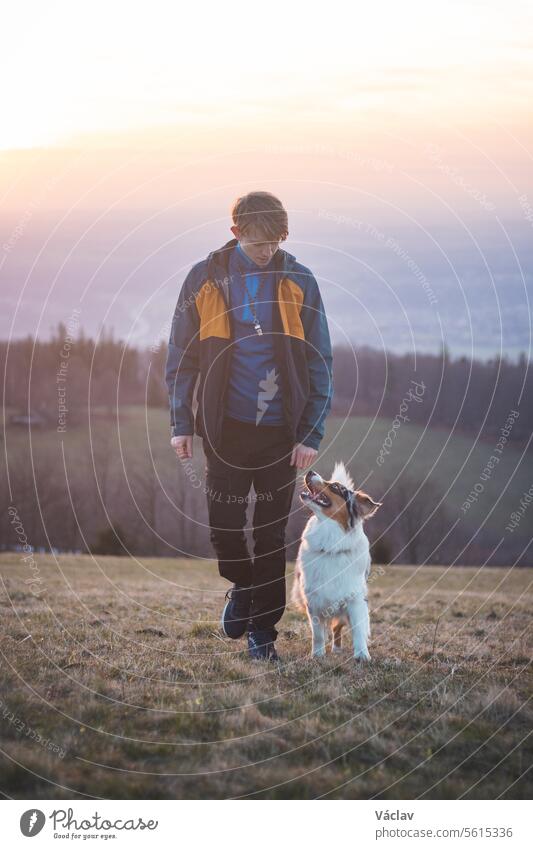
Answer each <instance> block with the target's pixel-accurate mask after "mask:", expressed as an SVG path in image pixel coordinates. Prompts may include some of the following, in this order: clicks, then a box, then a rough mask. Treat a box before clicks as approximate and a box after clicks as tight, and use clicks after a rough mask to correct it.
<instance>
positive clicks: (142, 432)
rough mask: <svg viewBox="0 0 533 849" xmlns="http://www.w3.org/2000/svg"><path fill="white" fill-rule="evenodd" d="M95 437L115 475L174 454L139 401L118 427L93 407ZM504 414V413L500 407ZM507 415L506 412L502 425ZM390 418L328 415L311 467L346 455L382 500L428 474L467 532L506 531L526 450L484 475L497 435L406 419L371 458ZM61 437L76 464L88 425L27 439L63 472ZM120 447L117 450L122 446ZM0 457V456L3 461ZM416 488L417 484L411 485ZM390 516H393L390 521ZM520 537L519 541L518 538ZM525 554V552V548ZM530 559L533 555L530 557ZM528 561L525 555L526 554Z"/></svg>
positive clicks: (162, 416)
mask: <svg viewBox="0 0 533 849" xmlns="http://www.w3.org/2000/svg"><path fill="white" fill-rule="evenodd" d="M92 415H93V419H92V430H93V433H92V441H93V446H95V447H94V448H93V450H97V448H98V443H99V437H98V434H99V433H100V432H101V431H100V430H99V428H101V427H102V426H105V423H106V421H107V424H109V425H110V426H111V430H112V432H113V434H114V439H115V438H117V440H118V437H119V438H120V445H118V444H117V450H116V454H115V474H117V475H118V476H120V474H121V470H122V456H121V454H122V455H123V457H124V461H125V464H126V468H127V469H128V470H129V472H130V474H131V472H132V470H133V469H134V468H135V466H136V465H137V464H138V463H139V460H140V459H142V458H148V459H149V460H150V462H152V461H153V462H154V463H155V466H156V467H157V469H158V473H159V475H160V477H161V478H162V479H163V480H165V479H166V477H167V476H168V472H169V470H172V462H171V461H172V455H171V450H170V448H169V444H168V443H169V427H168V414H167V412H166V411H165V410H159V409H148V410H145V409H144V408H142V407H122V408H121V410H120V420H119V428H118V429H117V426H116V420H114V419H106V418H105V417H103V411H102V413H101V414H100V415H99V414H98V411H94V410H93V414H92ZM502 416H503V413H502ZM504 421H505V416H503V419H502V424H503V423H504ZM390 428H391V422H390V421H388V420H385V419H376V420H374V419H371V418H368V417H364V416H357V417H351V418H346V419H345V418H341V417H335V416H330V417H329V418H328V420H327V427H326V435H325V438H324V440H323V442H322V445H321V450H320V456H319V458H318V460H317V463H316V466H317V468H318V470H319V471H321V472H323V473H324V474H329V473H330V472H331V470H332V467H333V465H334V462H335V461H336V460H338V459H343V460H344V461H345V462H346V463H347V465H349V467H350V469H351V471H352V474H353V475H354V478H355V482H356V485H358V486H361V485H364V486H366V487H367V488H368V491H369V492H370V494H372V495H374V497H376V498H379V499H382V498H384V497H386V496H387V493H388V491H389V487H391V486H394V485H395V483H396V482H397V480H403V479H404V476H407V477H408V479H410V480H412V481H413V482H415V483H416V482H421V481H422V480H424V479H425V478H426V477H427V478H428V479H429V480H430V481H431V485H432V487H433V489H434V491H435V493H436V494H438V496H439V498H440V497H441V495H442V497H443V498H444V505H445V506H446V508H447V509H448V511H449V514H450V517H451V521H452V522H453V521H454V520H455V518H457V517H458V518H459V520H460V526H461V528H463V527H464V528H466V529H468V532H469V534H474V533H475V532H476V531H479V529H480V526H482V525H483V523H484V522H485V524H484V525H483V528H482V530H481V531H479V533H480V534H482V535H483V534H485V533H489V534H491V535H492V536H493V537H494V538H495V539H498V538H499V537H505V525H506V524H507V523H508V521H509V517H510V514H511V513H512V511H514V510H516V509H517V507H518V506H519V503H520V498H521V497H522V495H523V494H524V493H525V492H526V491H527V490H528V489H529V488H530V486H531V465H532V463H531V457H532V454H531V451H529V452H526V453H524V452H523V449H521V448H517V447H514V446H513V445H512V444H507V445H506V446H505V448H504V450H503V452H502V453H501V455H500V456H499V457H498V462H497V464H493V467H492V469H490V470H489V472H488V475H487V474H486V475H485V477H484V478H482V477H481V476H482V475H483V473H484V470H485V469H486V467H487V463H488V462H489V459H490V457H491V455H493V451H494V447H495V445H496V442H497V440H496V439H494V440H493V441H492V442H491V441H477V442H476V440H475V437H473V436H470V435H464V434H460V433H458V432H454V433H453V435H452V436H450V435H449V433H448V432H447V431H446V430H444V429H442V428H435V429H432V428H428V429H427V430H424V429H423V428H421V427H418V426H416V425H413V424H411V423H408V424H403V425H402V427H401V428H400V429H399V430H398V432H397V436H396V438H395V439H394V441H393V444H392V446H391V448H390V453H389V454H388V455H384V462H383V464H382V465H379V464H378V463H377V462H376V458H377V457H378V456H379V452H380V449H381V447H382V446H383V443H384V441H385V439H386V438H387V434H388V432H389V430H390ZM62 442H64V446H65V454H66V463H67V467H68V468H69V469H74V468H75V467H76V465H77V464H79V462H80V457H81V456H84V455H85V454H89V449H90V444H89V431H88V428H87V427H86V426H77V427H74V426H69V427H68V428H67V432H66V433H65V434H58V433H56V431H55V430H48V431H47V430H45V431H38V430H36V431H35V432H34V433H33V437H32V451H33V453H34V455H35V456H36V457H40V456H41V457H43V456H46V457H54V458H55V459H56V461H57V468H58V469H59V470H60V471H61V470H62V467H63V457H62V449H61V443H62ZM7 444H8V451H9V455H10V457H12V458H14V457H16V454H17V449H21V450H23V451H27V432H26V431H25V429H24V428H21V429H19V428H13V427H10V428H9V429H8V435H7ZM119 449H120V450H119ZM3 462H4V460H3V459H0V463H3ZM194 463H195V466H196V467H197V468H201V467H202V466H203V454H202V452H201V450H200V441H199V440H197V449H196V457H195V461H194ZM480 484H482V488H483V491H482V493H480V494H478V495H477V496H476V497H475V500H474V502H473V503H472V504H471V506H470V507H469V508H468V510H467V511H466V512H462V510H461V505H462V504H463V503H464V502H465V501H466V499H467V498H468V495H469V493H470V492H471V491H472V490H473V488H474V487H475V486H476V485H477V486H479V485H480ZM416 486H418V483H416ZM390 521H393V520H392V517H391V520H390ZM507 539H508V541H512V542H513V543H514V544H515V543H516V544H517V545H518V546H519V549H520V550H521V549H522V548H525V547H526V546H527V543H528V542H529V541H530V539H531V519H530V517H529V516H526V517H524V520H523V521H522V523H521V524H520V526H519V527H518V528H517V529H516V530H515V531H514V533H513V535H512V540H511V538H510V536H509V535H508V537H507ZM517 541H518V542H517ZM524 556H525V557H526V558H527V556H528V555H527V553H524ZM532 557H533V555H532ZM526 562H527V565H530V563H529V560H526ZM531 565H533V560H531Z"/></svg>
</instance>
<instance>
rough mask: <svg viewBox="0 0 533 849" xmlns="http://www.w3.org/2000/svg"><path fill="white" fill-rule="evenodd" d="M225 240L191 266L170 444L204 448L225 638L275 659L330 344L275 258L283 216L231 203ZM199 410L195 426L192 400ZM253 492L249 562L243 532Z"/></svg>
mask: <svg viewBox="0 0 533 849" xmlns="http://www.w3.org/2000/svg"><path fill="white" fill-rule="evenodd" d="M232 218H233V226H232V227H231V231H232V233H233V235H234V236H235V238H234V239H232V240H231V241H229V242H227V243H226V244H225V245H223V246H222V247H221V248H219V249H218V250H216V251H213V252H212V253H210V254H209V256H208V257H207V258H206V259H205V260H202V261H201V262H199V263H197V264H196V265H194V266H193V268H192V269H191V271H190V272H189V274H188V275H187V278H186V279H185V282H184V284H183V287H182V289H181V292H180V295H179V298H178V303H177V306H176V310H175V312H174V318H173V322H172V330H171V334H170V341H169V349H168V358H167V367H166V380H167V385H168V390H169V397H170V411H171V426H172V439H171V444H172V446H173V448H174V450H175V451H176V454H177V456H178V458H179V459H180V460H182V461H184V460H187V459H190V458H192V442H193V432H196V433H197V434H199V435H200V436H201V437H202V439H203V447H204V452H205V455H206V491H207V503H208V514H209V525H210V538H211V542H212V543H213V546H214V549H215V552H216V554H217V557H218V564H219V572H220V574H221V575H222V576H223V577H224V578H227V579H228V580H229V581H231V582H232V584H233V587H232V589H231V590H229V591H228V593H227V594H226V597H227V599H228V601H227V604H226V606H225V607H224V611H223V614H222V629H223V631H224V633H225V634H226V636H228V637H231V638H233V639H237V638H239V637H242V636H243V635H244V634H245V633H246V632H247V635H248V650H249V654H250V656H251V657H252V658H254V659H261V660H263V659H265V660H277V659H278V656H277V653H276V649H275V646H274V643H275V640H276V637H277V630H276V628H275V625H276V623H277V622H278V621H279V619H280V618H281V616H282V615H283V611H284V609H285V528H286V525H287V520H288V517H289V512H290V507H291V502H292V497H293V493H294V487H295V479H296V470H297V469H306V468H308V467H309V466H310V465H311V463H312V462H313V460H314V458H315V456H316V454H317V449H318V446H319V444H320V440H321V439H322V436H323V433H324V420H325V418H326V416H327V414H328V412H329V409H330V406H331V393H332V374H331V344H330V338H329V331H328V325H327V320H326V316H325V314H324V307H323V304H322V299H321V297H320V292H319V290H318V285H317V282H316V280H315V278H314V277H313V275H312V273H311V271H310V270H309V269H308V268H306V267H305V266H304V265H301V263H299V262H297V260H296V259H295V257H294V256H292V254H290V253H287V252H286V251H284V250H282V249H281V248H280V247H279V244H280V242H281V241H284V240H285V239H286V238H287V236H288V232H289V229H288V220H287V213H286V211H285V209H284V208H283V206H282V204H281V202H280V201H279V200H278V199H277V198H276V197H274V195H272V194H270V193H269V192H251V193H250V194H247V195H245V196H244V197H240V198H238V199H237V201H236V202H235V204H234V206H233V209H232ZM198 376H199V377H200V381H199V384H198V390H197V393H196V400H197V402H198V406H197V411H196V414H195V415H193V411H192V404H193V393H194V388H195V385H196V381H197V378H198ZM252 485H253V488H254V496H253V498H252V500H253V501H254V513H253V538H254V556H253V559H252V558H251V556H250V554H249V551H248V547H247V544H246V539H245V535H244V527H245V525H246V507H247V503H248V501H249V500H250V499H249V492H250V489H251V487H252Z"/></svg>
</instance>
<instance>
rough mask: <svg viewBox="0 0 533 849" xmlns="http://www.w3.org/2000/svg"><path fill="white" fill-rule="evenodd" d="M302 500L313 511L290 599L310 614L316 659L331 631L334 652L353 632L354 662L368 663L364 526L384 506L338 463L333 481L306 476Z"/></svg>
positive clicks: (367, 564)
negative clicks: (344, 636)
mask: <svg viewBox="0 0 533 849" xmlns="http://www.w3.org/2000/svg"><path fill="white" fill-rule="evenodd" d="M304 481H305V487H306V488H305V490H304V491H303V492H301V493H300V499H301V501H302V502H303V503H304V504H305V505H306V506H308V507H309V508H310V509H311V510H312V511H313V514H314V515H313V516H311V518H310V519H309V521H308V522H307V525H306V526H305V529H304V532H303V534H302V540H301V543H300V548H299V551H298V557H297V560H296V569H295V575H294V583H293V587H292V594H291V600H292V602H293V604H294V606H295V607H296V608H297V609H300V610H305V612H306V613H307V617H308V619H309V624H310V626H311V631H312V652H311V653H312V655H313V657H322V656H324V655H325V653H326V628H327V627H328V626H329V627H330V628H331V638H332V641H331V650H332V652H340V651H341V648H342V628H343V626H344V625H345V624H347V625H348V626H349V627H350V630H351V633H352V643H353V654H354V658H355V659H356V660H359V661H369V660H370V654H369V653H368V645H367V642H368V638H369V636H370V618H369V614H368V598H367V583H366V582H367V578H368V576H369V574H370V565H371V558H370V546H369V542H368V537H367V536H366V534H365V532H364V530H363V523H364V522H365V521H366V519H369V518H370V517H371V516H373V515H374V514H375V513H376V511H377V510H378V509H379V508H380V507H381V505H382V502H381V501H374V500H373V499H372V498H371V497H370V496H369V495H367V494H366V492H362V491H361V490H355V488H354V484H353V481H352V479H351V477H350V475H349V474H348V472H347V471H346V468H345V466H344V463H337V464H336V465H335V468H334V469H333V474H332V480H331V481H325V480H323V478H322V477H321V476H320V475H319V474H318V473H317V472H315V471H313V470H310V471H308V472H307V473H306V475H305V477H304Z"/></svg>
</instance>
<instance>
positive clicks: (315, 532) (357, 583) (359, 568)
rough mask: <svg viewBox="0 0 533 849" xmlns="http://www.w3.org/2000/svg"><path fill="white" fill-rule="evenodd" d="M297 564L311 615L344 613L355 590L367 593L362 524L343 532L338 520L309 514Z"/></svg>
mask: <svg viewBox="0 0 533 849" xmlns="http://www.w3.org/2000/svg"><path fill="white" fill-rule="evenodd" d="M297 563H298V565H297V570H298V566H299V567H300V572H301V582H302V592H303V595H304V597H305V603H306V606H307V607H308V608H309V610H310V611H311V613H312V614H313V615H316V616H319V617H320V616H322V618H324V616H325V612H326V611H327V612H330V616H329V617H326V618H332V617H333V616H334V615H340V614H341V612H344V614H345V613H346V603H347V602H349V601H350V600H353V598H354V595H355V594H356V593H358V592H359V593H362V594H363V595H366V578H367V575H368V572H369V570H370V552H369V544H368V538H367V536H366V534H365V533H364V531H363V528H362V526H361V525H358V526H356V528H355V529H354V530H352V531H350V532H349V533H343V532H342V531H341V532H339V525H338V523H337V522H335V521H333V520H326V521H324V522H319V520H318V519H317V518H316V516H312V517H311V519H309V522H308V523H307V526H306V528H305V530H304V533H303V535H302V543H301V546H300V551H299V554H298V561H297ZM343 618H344V617H343Z"/></svg>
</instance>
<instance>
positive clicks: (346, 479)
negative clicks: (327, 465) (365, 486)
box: [331, 462, 354, 489]
mask: <svg viewBox="0 0 533 849" xmlns="http://www.w3.org/2000/svg"><path fill="white" fill-rule="evenodd" d="M331 480H332V481H337V482H338V483H342V485H343V486H345V487H346V489H353V488H354V483H353V480H352V479H351V477H350V475H349V473H348V471H347V469H346V466H345V465H344V463H342V462H340V463H335V466H334V468H333V472H332V473H331Z"/></svg>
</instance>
